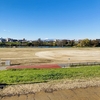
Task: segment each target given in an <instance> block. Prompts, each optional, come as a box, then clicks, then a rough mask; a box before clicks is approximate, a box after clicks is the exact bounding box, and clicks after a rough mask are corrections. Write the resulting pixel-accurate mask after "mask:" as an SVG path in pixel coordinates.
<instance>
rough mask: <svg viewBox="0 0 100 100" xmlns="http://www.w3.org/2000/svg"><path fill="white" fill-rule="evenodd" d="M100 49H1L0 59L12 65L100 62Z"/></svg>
mask: <svg viewBox="0 0 100 100" xmlns="http://www.w3.org/2000/svg"><path fill="white" fill-rule="evenodd" d="M99 56H100V48H0V58H1V59H2V60H11V64H12V65H37V64H51V63H52V64H54V63H56V64H58V63H68V61H69V60H68V59H69V58H70V62H91V61H93V62H95V61H96V62H100V57H99Z"/></svg>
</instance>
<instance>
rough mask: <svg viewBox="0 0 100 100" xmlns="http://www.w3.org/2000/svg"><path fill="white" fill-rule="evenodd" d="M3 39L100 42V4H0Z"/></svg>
mask: <svg viewBox="0 0 100 100" xmlns="http://www.w3.org/2000/svg"><path fill="white" fill-rule="evenodd" d="M0 37H3V38H17V39H23V38H26V39H28V40H34V39H38V38H41V39H45V38H50V39H84V38H89V39H96V38H100V0H0Z"/></svg>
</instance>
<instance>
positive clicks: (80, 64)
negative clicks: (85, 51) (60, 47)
mask: <svg viewBox="0 0 100 100" xmlns="http://www.w3.org/2000/svg"><path fill="white" fill-rule="evenodd" d="M93 65H100V62H80V63H66V64H59V66H61V67H62V68H67V67H78V66H93Z"/></svg>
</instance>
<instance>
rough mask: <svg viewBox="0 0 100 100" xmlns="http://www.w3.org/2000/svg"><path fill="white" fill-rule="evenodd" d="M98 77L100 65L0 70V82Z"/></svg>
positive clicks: (11, 82) (32, 81)
mask: <svg viewBox="0 0 100 100" xmlns="http://www.w3.org/2000/svg"><path fill="white" fill-rule="evenodd" d="M98 77H100V66H91V67H89V66H86V67H80V68H66V69H65V68H64V69H24V70H5V71H0V83H6V84H21V83H38V82H47V81H51V80H59V79H88V78H98Z"/></svg>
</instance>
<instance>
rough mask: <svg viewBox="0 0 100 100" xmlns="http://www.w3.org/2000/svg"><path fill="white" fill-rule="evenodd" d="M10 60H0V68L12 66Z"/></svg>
mask: <svg viewBox="0 0 100 100" xmlns="http://www.w3.org/2000/svg"><path fill="white" fill-rule="evenodd" d="M10 64H11V62H10V60H1V59H0V66H10Z"/></svg>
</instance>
